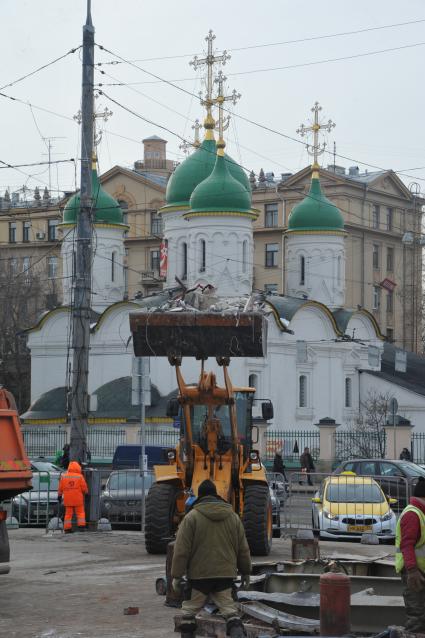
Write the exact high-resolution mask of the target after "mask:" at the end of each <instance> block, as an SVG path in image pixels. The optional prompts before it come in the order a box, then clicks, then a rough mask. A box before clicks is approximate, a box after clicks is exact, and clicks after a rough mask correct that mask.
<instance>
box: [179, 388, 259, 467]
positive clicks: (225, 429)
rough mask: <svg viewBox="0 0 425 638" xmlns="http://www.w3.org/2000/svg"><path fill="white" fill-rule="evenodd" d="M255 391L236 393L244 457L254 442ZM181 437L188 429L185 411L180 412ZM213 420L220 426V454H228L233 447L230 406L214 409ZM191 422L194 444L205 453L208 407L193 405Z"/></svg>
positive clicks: (220, 406)
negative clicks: (253, 411)
mask: <svg viewBox="0 0 425 638" xmlns="http://www.w3.org/2000/svg"><path fill="white" fill-rule="evenodd" d="M253 400H254V391H252V390H250V391H248V390H243V391H239V392H235V403H236V419H237V424H238V439H239V443H240V444H241V445H243V447H244V456H246V455H247V454H248V453H249V451H250V449H251V440H252V404H253ZM179 416H180V423H181V436H182V437H183V436H184V430H185V427H186V424H185V419H184V415H183V411H182V410H180V414H179ZM212 418H213V419H215V420H216V422H217V423H218V424H219V432H220V436H219V450H218V451H219V452H221V453H223V454H224V453H225V452H227V451H228V450H229V449H230V447H231V445H232V436H231V425H230V408H229V406H228V405H219V406H215V407H213V408H212ZM190 420H191V425H192V437H193V442H194V443H195V444H196V445H199V446H200V447H201V449H203V450H204V451H205V452H206V451H207V449H206V445H207V441H206V431H207V423H208V406H207V405H192V406H191V408H190Z"/></svg>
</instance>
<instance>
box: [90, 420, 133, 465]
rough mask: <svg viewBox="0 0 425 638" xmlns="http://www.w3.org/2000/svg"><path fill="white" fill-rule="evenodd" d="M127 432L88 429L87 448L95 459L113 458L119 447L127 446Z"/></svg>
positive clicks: (109, 429) (113, 429) (114, 429)
mask: <svg viewBox="0 0 425 638" xmlns="http://www.w3.org/2000/svg"><path fill="white" fill-rule="evenodd" d="M125 443H126V431H125V430H121V429H120V430H117V429H116V428H112V427H111V428H93V427H88V428H87V447H88V449H89V450H90V453H91V455H92V458H93V457H101V458H112V457H113V456H114V452H115V448H116V447H117V445H125Z"/></svg>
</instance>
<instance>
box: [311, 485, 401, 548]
mask: <svg viewBox="0 0 425 638" xmlns="http://www.w3.org/2000/svg"><path fill="white" fill-rule="evenodd" d="M393 500H394V499H388V498H387V497H386V496H385V494H384V492H383V491H382V489H381V488H380V486H379V485H378V483H377V482H376V481H375V480H374V479H373V478H370V477H368V476H355V475H354V474H342V475H340V476H328V477H327V478H325V480H324V481H322V484H321V486H320V489H319V491H318V492H317V493H316V495H315V497H314V498H312V525H313V529H314V530H316V531H317V532H318V534H319V537H320V538H341V539H355V538H359V537H361V535H362V534H365V533H372V534H376V535H377V536H379V538H381V539H382V540H393V539H394V538H395V528H396V522H397V518H396V515H395V514H394V512H393V511H392V509H391V507H390V505H391V503H392V501H393Z"/></svg>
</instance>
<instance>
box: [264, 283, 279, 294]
mask: <svg viewBox="0 0 425 638" xmlns="http://www.w3.org/2000/svg"><path fill="white" fill-rule="evenodd" d="M264 292H267V293H270V294H273V293H277V284H264Z"/></svg>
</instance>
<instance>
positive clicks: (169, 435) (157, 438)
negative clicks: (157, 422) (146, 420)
mask: <svg viewBox="0 0 425 638" xmlns="http://www.w3.org/2000/svg"><path fill="white" fill-rule="evenodd" d="M138 435H139V439H138V440H139V441H141V431H140V430H139V432H138ZM178 441H179V430H176V429H175V428H164V429H162V428H146V430H145V445H159V446H161V447H175V446H176V445H177V443H178Z"/></svg>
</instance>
